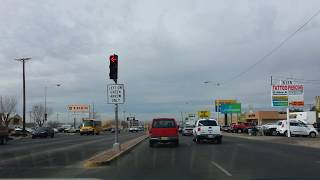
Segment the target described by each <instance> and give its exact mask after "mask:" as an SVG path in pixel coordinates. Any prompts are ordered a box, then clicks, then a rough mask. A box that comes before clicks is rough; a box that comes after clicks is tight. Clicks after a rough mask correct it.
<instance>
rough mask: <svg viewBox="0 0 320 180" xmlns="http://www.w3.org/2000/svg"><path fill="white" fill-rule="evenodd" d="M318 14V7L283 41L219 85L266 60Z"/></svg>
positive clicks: (319, 11)
mask: <svg viewBox="0 0 320 180" xmlns="http://www.w3.org/2000/svg"><path fill="white" fill-rule="evenodd" d="M319 14H320V9H319V10H318V11H316V13H315V14H313V15H312V16H311V17H310V18H309V19H308V20H307V21H306V22H305V23H303V24H302V25H300V26H299V27H298V29H296V30H295V31H294V32H293V33H291V34H290V35H289V36H287V37H286V38H285V39H284V40H283V41H281V42H280V43H279V44H278V45H277V46H275V47H274V48H272V49H271V50H270V51H269V52H268V53H266V54H265V55H264V56H262V57H261V58H260V59H259V60H258V61H256V62H255V63H254V64H252V65H250V66H249V67H248V68H246V69H244V70H243V71H241V72H240V73H238V74H236V75H235V76H233V77H231V78H230V79H228V80H226V81H223V82H220V85H222V84H227V83H229V82H231V81H234V80H235V79H237V78H239V77H241V76H243V75H244V74H246V73H247V72H248V71H250V70H251V69H253V68H254V67H256V66H257V65H258V64H260V63H262V62H263V61H264V60H266V59H267V58H268V57H270V56H271V55H272V54H273V53H274V52H276V51H277V50H278V49H280V48H281V47H282V46H283V45H284V44H285V43H286V42H288V41H289V40H290V39H291V38H293V37H294V36H295V35H296V34H297V33H298V32H299V31H301V30H302V29H303V28H304V27H305V26H306V25H307V24H308V23H309V22H311V21H312V20H313V19H314V18H315V17H316V16H318V15H319Z"/></svg>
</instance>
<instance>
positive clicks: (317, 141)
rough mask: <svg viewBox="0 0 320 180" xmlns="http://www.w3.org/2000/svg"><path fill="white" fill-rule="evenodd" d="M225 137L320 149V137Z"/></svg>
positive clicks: (235, 134)
mask: <svg viewBox="0 0 320 180" xmlns="http://www.w3.org/2000/svg"><path fill="white" fill-rule="evenodd" d="M223 136H227V137H237V138H243V139H248V140H257V141H267V142H271V143H278V144H287V145H293V146H304V147H311V148H318V149H320V137H319V136H318V137H316V138H310V137H290V138H288V137H284V136H248V134H237V133H223Z"/></svg>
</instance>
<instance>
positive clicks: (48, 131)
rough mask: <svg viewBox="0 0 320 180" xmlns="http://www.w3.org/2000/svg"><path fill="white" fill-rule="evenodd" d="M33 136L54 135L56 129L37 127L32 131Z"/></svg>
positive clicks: (45, 136)
mask: <svg viewBox="0 0 320 180" xmlns="http://www.w3.org/2000/svg"><path fill="white" fill-rule="evenodd" d="M31 135H32V138H33V139H34V138H36V137H44V138H47V137H51V138H53V137H54V130H53V129H52V128H49V127H39V128H37V129H36V130H35V131H33V132H32V134H31Z"/></svg>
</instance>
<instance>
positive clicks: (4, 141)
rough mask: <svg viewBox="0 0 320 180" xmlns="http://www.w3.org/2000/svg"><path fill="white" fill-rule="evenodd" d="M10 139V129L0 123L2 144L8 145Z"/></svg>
mask: <svg viewBox="0 0 320 180" xmlns="http://www.w3.org/2000/svg"><path fill="white" fill-rule="evenodd" d="M8 139H9V128H7V127H5V126H3V125H2V124H1V123H0V144H3V145H5V144H7V142H8Z"/></svg>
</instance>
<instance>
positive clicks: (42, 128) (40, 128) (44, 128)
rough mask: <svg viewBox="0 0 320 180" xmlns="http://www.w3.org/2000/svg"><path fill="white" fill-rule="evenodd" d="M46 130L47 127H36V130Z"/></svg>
mask: <svg viewBox="0 0 320 180" xmlns="http://www.w3.org/2000/svg"><path fill="white" fill-rule="evenodd" d="M47 130H48V128H46V127H39V128H37V129H36V131H47Z"/></svg>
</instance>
